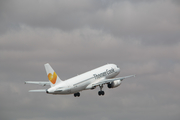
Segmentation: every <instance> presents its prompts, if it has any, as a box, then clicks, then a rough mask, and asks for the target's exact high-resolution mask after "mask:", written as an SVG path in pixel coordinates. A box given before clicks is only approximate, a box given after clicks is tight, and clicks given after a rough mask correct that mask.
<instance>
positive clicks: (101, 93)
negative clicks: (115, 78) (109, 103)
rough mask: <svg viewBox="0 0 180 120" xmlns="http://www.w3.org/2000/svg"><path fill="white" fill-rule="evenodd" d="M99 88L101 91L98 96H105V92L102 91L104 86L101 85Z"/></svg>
mask: <svg viewBox="0 0 180 120" xmlns="http://www.w3.org/2000/svg"><path fill="white" fill-rule="evenodd" d="M99 87H100V91H99V92H98V95H99V96H101V95H104V94H105V92H104V91H102V88H103V85H100V86H99Z"/></svg>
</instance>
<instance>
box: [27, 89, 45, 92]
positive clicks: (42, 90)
mask: <svg viewBox="0 0 180 120" xmlns="http://www.w3.org/2000/svg"><path fill="white" fill-rule="evenodd" d="M29 92H46V89H40V90H29Z"/></svg>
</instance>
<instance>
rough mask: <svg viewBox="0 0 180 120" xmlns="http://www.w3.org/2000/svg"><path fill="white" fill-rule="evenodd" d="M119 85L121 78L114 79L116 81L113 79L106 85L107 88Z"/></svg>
mask: <svg viewBox="0 0 180 120" xmlns="http://www.w3.org/2000/svg"><path fill="white" fill-rule="evenodd" d="M120 85H121V80H116V81H113V82H111V83H109V84H107V87H108V88H115V87H118V86H120Z"/></svg>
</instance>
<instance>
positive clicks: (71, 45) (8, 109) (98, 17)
mask: <svg viewBox="0 0 180 120" xmlns="http://www.w3.org/2000/svg"><path fill="white" fill-rule="evenodd" d="M179 8H180V7H179V4H178V1H176V0H165V1H161V0H158V1H157V0H152V1H147V0H144V1H140V0H137V1H135V0H127V1H124V0H120V1H117V0H112V1H107V0H101V1H90V0H78V1H76V2H75V1H70V0H66V1H48V0H45V1H44V0H43V1H41V0H39V1H33V0H31V1H20V0H19V1H11V0H8V1H7V0H6V1H3V0H2V1H0V18H1V20H0V61H1V62H0V95H1V97H0V101H1V104H0V119H2V120H5V119H8V120H11V119H13V120H14V119H15V120H49V119H52V120H59V119H67V120H70V119H74V120H76V119H77V120H79V119H87V120H90V119H105V120H110V119H115V120H119V119H135V120H136V119H138V120H139V119H140V120H144V119H146V120H151V119H159V120H169V119H172V120H179V118H180V116H179V111H180V104H179V100H180V96H179V85H180V82H179V78H180V75H179V72H180V63H179V61H180V54H179V51H180V42H179V39H180V36H179V35H180V34H179V32H180V22H179V21H180V16H179V15H180V14H179V13H180V9H179ZM47 62H49V63H50V64H51V65H52V67H53V68H54V69H55V70H56V72H57V73H58V75H59V76H60V77H61V78H62V79H64V80H66V79H68V78H70V77H73V76H75V75H77V74H81V73H83V72H86V71H88V70H91V69H94V68H96V67H99V66H101V65H104V64H106V63H115V64H117V65H118V66H119V67H121V74H120V75H119V76H125V75H129V74H136V77H135V78H131V79H127V80H124V81H123V83H122V85H121V86H120V87H118V88H116V89H108V88H107V87H106V86H104V91H105V92H106V95H105V96H104V97H99V96H98V95H97V93H98V91H99V88H96V89H95V90H92V91H84V92H82V93H81V97H80V98H78V99H77V98H74V97H73V95H68V96H53V95H46V94H38V93H37V94H32V93H28V90H30V89H42V87H41V86H36V85H24V81H26V80H32V81H33V80H35V81H36V80H37V81H39V80H42V81H47V80H48V79H47V77H46V73H45V70H44V66H43V65H44V64H45V63H47ZM44 88H48V87H44Z"/></svg>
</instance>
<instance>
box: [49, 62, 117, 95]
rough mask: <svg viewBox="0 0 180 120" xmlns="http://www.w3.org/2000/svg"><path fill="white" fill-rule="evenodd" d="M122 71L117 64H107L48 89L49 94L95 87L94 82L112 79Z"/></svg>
mask: <svg viewBox="0 0 180 120" xmlns="http://www.w3.org/2000/svg"><path fill="white" fill-rule="evenodd" d="M119 73H120V68H118V66H117V65H115V64H107V65H104V66H102V67H99V68H96V69H94V70H91V71H89V72H86V73H83V74H81V75H78V76H76V77H73V78H70V79H68V80H65V81H62V82H60V83H58V84H57V85H55V86H53V87H51V88H49V89H47V90H46V93H48V94H74V93H77V92H80V91H82V90H88V89H94V88H93V84H95V83H97V82H98V81H100V80H102V79H111V78H114V77H116V76H117V75H118V74H119Z"/></svg>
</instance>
